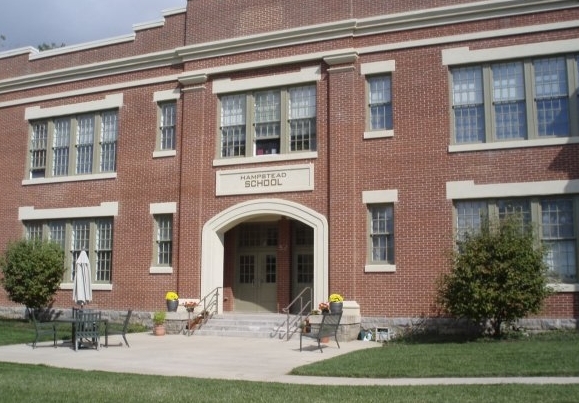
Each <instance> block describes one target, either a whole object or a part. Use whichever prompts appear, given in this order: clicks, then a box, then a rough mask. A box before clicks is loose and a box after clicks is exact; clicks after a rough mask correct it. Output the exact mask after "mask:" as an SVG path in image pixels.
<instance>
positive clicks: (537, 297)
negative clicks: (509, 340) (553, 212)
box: [438, 216, 551, 337]
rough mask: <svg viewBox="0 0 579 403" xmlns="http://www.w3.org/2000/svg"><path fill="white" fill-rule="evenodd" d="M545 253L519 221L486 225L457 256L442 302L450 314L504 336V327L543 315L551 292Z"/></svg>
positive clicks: (446, 278)
mask: <svg viewBox="0 0 579 403" xmlns="http://www.w3.org/2000/svg"><path fill="white" fill-rule="evenodd" d="M544 254H545V250H544V248H543V247H541V246H537V243H536V242H535V238H534V236H533V230H532V228H531V227H530V226H527V227H524V226H523V225H522V224H521V219H520V218H519V217H517V216H512V217H509V218H506V219H503V220H500V221H498V222H490V221H485V222H483V224H482V225H481V229H480V231H478V232H476V233H471V234H466V236H465V239H464V242H461V244H460V250H459V251H455V252H454V253H453V270H452V272H451V273H449V274H446V275H444V276H442V278H441V281H440V284H439V287H438V301H439V303H440V304H441V306H442V308H443V309H444V310H445V311H446V312H447V313H449V314H451V315H453V316H455V317H461V318H468V319H470V320H472V321H474V322H475V323H476V324H478V325H480V326H481V328H482V329H484V328H485V327H486V326H489V325H490V330H491V332H492V334H493V335H494V336H495V337H500V336H501V327H502V325H503V324H506V323H510V322H512V321H515V320H517V319H520V318H523V317H525V316H527V315H528V314H533V313H538V312H539V311H540V309H541V306H542V304H543V301H544V299H545V298H546V297H547V296H548V295H549V294H550V293H551V291H550V290H549V288H548V287H547V276H546V273H547V266H546V264H545V263H544V260H543V257H544Z"/></svg>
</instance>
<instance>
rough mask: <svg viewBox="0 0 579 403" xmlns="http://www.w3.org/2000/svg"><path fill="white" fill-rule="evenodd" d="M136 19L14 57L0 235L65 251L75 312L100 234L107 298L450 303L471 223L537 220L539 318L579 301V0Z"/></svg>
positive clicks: (1, 61) (101, 278) (2, 110)
mask: <svg viewBox="0 0 579 403" xmlns="http://www.w3.org/2000/svg"><path fill="white" fill-rule="evenodd" d="M425 4H426V5H425ZM134 31H135V32H134V34H132V35H127V36H123V37H116V38H112V39H107V40H103V41H101V42H91V43H88V44H81V45H73V46H68V47H65V48H60V49H54V50H48V51H44V52H38V51H36V50H35V49H33V48H25V49H18V50H13V51H8V52H3V53H0V122H2V125H1V127H2V130H1V136H2V142H3V147H2V150H1V151H0V168H1V169H2V172H3V175H2V179H1V184H2V190H3V192H2V194H3V197H2V199H3V200H2V204H1V206H0V209H1V215H0V220H1V223H2V225H1V226H0V245H6V244H7V242H9V241H11V240H15V239H18V238H20V237H23V236H28V237H46V238H50V239H53V240H54V241H56V242H60V243H61V244H62V246H63V248H64V249H65V251H66V254H67V274H66V275H65V279H64V280H63V283H62V285H61V289H60V290H59V292H58V294H57V297H56V302H55V306H60V307H69V306H70V305H71V300H72V290H71V289H72V267H73V264H72V262H73V260H74V258H75V256H77V255H78V253H79V252H80V251H81V250H83V249H84V250H87V251H88V253H89V257H90V260H91V263H92V268H93V273H94V276H95V277H94V284H93V290H94V291H93V298H94V302H93V304H95V305H96V306H98V307H100V308H102V309H110V310H119V309H126V308H127V307H133V308H134V309H136V310H140V311H153V310H157V309H160V308H162V306H163V305H164V303H165V302H164V296H165V293H166V292H167V291H170V290H172V291H176V292H178V293H179V294H180V295H181V296H184V297H192V298H201V297H203V296H204V295H207V294H208V293H209V292H210V291H212V290H214V289H215V288H217V287H223V290H224V310H225V311H237V312H277V311H280V309H281V308H283V307H285V306H287V305H288V304H289V303H290V301H291V300H292V299H293V298H294V297H295V296H296V295H297V294H298V293H299V292H300V291H301V290H303V289H304V288H305V287H312V289H313V291H314V305H316V304H317V302H319V301H322V300H325V299H327V297H328V295H329V294H330V293H340V294H343V295H344V296H345V298H346V299H347V300H351V301H356V302H357V303H358V304H359V306H360V310H361V314H362V316H363V317H382V318H383V317H386V318H411V317H416V316H420V315H432V314H434V309H433V304H434V298H435V284H436V280H437V279H438V277H439V276H440V275H441V273H443V272H446V271H448V270H449V265H448V259H447V256H448V252H449V250H451V249H452V247H453V244H454V240H455V238H456V236H457V235H458V236H460V233H461V231H462V230H464V229H466V228H470V227H473V226H474V227H476V226H477V225H478V224H479V223H480V217H481V215H483V214H489V215H490V216H497V217H498V216H501V215H504V214H508V213H510V212H512V211H519V212H522V213H523V214H524V215H525V217H526V218H527V219H528V220H529V221H530V222H533V223H535V224H537V225H538V226H539V227H540V228H541V230H540V234H539V236H540V239H541V241H543V242H546V243H548V244H549V245H551V246H552V248H551V252H550V254H549V256H548V257H547V259H548V263H549V265H550V267H551V268H552V270H553V272H554V273H556V274H557V275H558V277H559V279H560V284H558V286H557V287H558V288H557V289H558V292H557V293H556V294H555V295H554V296H552V297H551V298H550V299H549V300H548V303H547V305H546V307H545V309H544V312H543V313H542V314H541V315H540V317H543V318H551V319H567V320H570V321H571V322H574V320H576V318H577V317H578V316H579V294H578V293H579V284H578V281H577V272H578V264H579V262H578V260H579V259H578V257H577V249H578V247H579V236H578V230H579V162H578V161H579V159H578V158H577V155H579V99H578V88H579V67H578V65H579V3H578V2H577V1H566V0H549V1H544V0H543V1H538V0H535V1H533V0H531V1H529V0H526V1H520V0H487V1H460V0H437V1H431V2H423V1H415V0H406V1H368V0H356V1H354V0H347V1H346V0H344V1H331V2H328V1H324V2H322V1H319V0H302V1H299V2H295V1H294V2H290V1H278V0H267V1H265V0H243V1H235V2H233V1H220V2H216V1H210V0H189V1H188V2H187V6H186V8H183V9H173V10H166V11H165V12H164V19H163V20H162V21H159V22H158V23H148V24H141V25H135V27H134ZM0 306H4V307H8V308H9V307H14V306H15V305H14V304H12V303H11V302H10V301H9V300H8V298H7V296H6V294H5V293H4V291H0Z"/></svg>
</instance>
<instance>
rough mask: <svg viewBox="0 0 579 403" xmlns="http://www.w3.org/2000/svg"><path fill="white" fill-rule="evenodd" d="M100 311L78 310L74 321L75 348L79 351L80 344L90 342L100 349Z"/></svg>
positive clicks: (89, 343) (90, 344)
mask: <svg viewBox="0 0 579 403" xmlns="http://www.w3.org/2000/svg"><path fill="white" fill-rule="evenodd" d="M101 322H102V320H101V313H100V312H86V311H82V310H81V311H78V312H77V316H76V320H75V322H74V336H75V337H74V350H75V351H77V350H78V347H79V345H80V344H88V345H89V346H92V347H96V349H97V350H100V325H101Z"/></svg>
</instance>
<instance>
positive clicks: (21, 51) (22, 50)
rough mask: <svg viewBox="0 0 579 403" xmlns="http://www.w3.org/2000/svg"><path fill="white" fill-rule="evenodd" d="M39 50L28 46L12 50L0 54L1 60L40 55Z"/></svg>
mask: <svg viewBox="0 0 579 403" xmlns="http://www.w3.org/2000/svg"><path fill="white" fill-rule="evenodd" d="M38 52H39V51H38V49H36V48H33V47H32V46H26V47H24V48H18V49H12V50H7V51H5V52H0V59H6V58H8V57H14V56H20V55H25V54H30V53H38Z"/></svg>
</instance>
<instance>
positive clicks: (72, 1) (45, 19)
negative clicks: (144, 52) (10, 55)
mask: <svg viewBox="0 0 579 403" xmlns="http://www.w3.org/2000/svg"><path fill="white" fill-rule="evenodd" d="M186 4H187V0H3V1H2V2H1V4H0V35H3V36H4V37H5V38H6V39H5V40H1V39H0V52H3V51H7V50H12V49H18V48H23V47H27V46H32V47H38V45H40V44H42V43H48V44H51V43H55V44H57V45H60V44H62V43H65V44H66V45H76V44H79V43H85V42H91V41H96V40H101V39H108V38H113V37H116V36H120V35H126V34H131V33H133V25H134V24H140V23H143V22H151V21H157V20H160V19H162V18H163V13H162V11H163V10H165V9H171V8H176V7H185V5H186Z"/></svg>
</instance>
